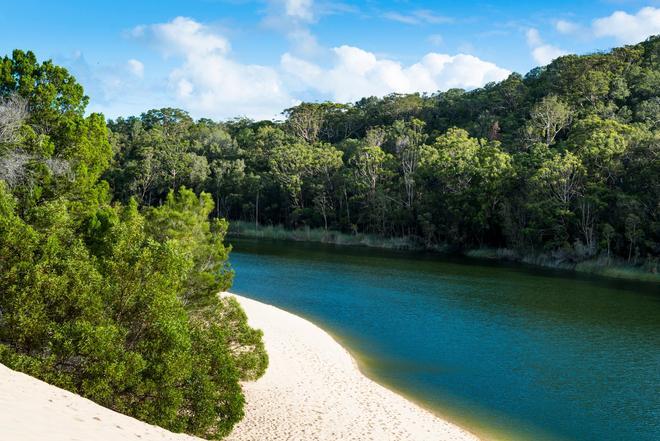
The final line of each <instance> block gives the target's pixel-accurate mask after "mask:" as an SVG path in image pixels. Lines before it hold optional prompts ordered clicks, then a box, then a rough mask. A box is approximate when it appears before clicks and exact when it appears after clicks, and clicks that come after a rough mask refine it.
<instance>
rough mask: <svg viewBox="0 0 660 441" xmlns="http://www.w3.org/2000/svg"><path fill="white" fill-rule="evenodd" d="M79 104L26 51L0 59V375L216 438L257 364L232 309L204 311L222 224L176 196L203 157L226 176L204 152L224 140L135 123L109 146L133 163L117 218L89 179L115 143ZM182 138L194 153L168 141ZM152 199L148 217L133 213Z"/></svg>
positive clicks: (102, 169) (80, 99)
mask: <svg viewBox="0 0 660 441" xmlns="http://www.w3.org/2000/svg"><path fill="white" fill-rule="evenodd" d="M86 104H87V97H86V96H85V95H84V93H83V90H82V87H81V86H80V85H79V84H78V83H77V82H76V81H75V79H74V78H73V77H71V76H70V75H69V74H68V73H67V71H66V70H65V69H63V68H61V67H58V66H54V65H53V64H52V63H50V62H44V63H38V62H37V60H36V58H35V56H34V54H32V53H30V52H27V53H26V52H22V51H14V53H13V55H12V57H5V58H3V59H2V60H0V362H2V363H4V364H6V365H8V366H10V367H11V368H14V369H19V370H21V371H24V372H27V373H29V374H31V375H34V376H36V377H39V378H42V379H44V380H46V381H48V382H50V383H52V384H55V385H58V386H60V387H64V388H66V389H69V390H72V391H75V392H77V393H80V394H82V395H83V396H85V397H88V398H90V399H92V400H94V401H96V402H98V403H100V404H102V405H105V406H108V407H110V408H112V409H115V410H117V411H119V412H123V413H126V414H129V415H132V416H135V417H137V418H140V419H142V420H144V421H147V422H150V423H153V424H158V425H161V426H163V427H166V428H168V429H171V430H175V431H186V432H189V433H193V434H197V435H200V436H205V437H209V438H219V437H222V436H223V435H225V434H227V433H228V432H229V431H230V430H231V428H232V427H233V425H234V424H235V423H236V422H237V421H238V420H240V418H241V417H242V415H243V401H244V400H243V395H242V391H241V387H240V385H239V381H240V380H247V379H255V378H257V377H259V376H260V375H261V374H263V372H264V371H265V367H266V364H267V357H266V354H265V351H264V346H263V343H262V340H261V333H260V331H256V330H254V329H251V328H250V327H249V326H248V325H247V320H246V317H245V314H244V313H243V311H242V310H241V308H240V306H239V305H238V303H237V302H236V301H235V300H231V299H227V298H222V299H220V298H218V296H217V294H218V291H220V290H224V289H226V288H228V287H229V286H230V284H231V280H232V275H233V274H232V272H231V270H230V268H229V267H228V264H227V257H228V253H229V249H228V248H227V247H225V246H224V245H223V240H224V237H225V233H226V232H227V222H226V221H224V220H222V219H215V220H213V221H209V214H210V213H211V212H212V211H213V210H214V202H213V198H212V197H211V195H210V194H208V193H201V194H199V195H196V194H195V192H193V191H192V190H190V189H188V188H186V187H184V185H189V186H190V187H191V188H194V189H197V190H198V189H202V188H204V185H206V183H207V182H206V179H207V176H208V174H209V173H210V172H209V164H208V162H207V156H204V155H206V154H207V155H208V160H210V161H211V163H213V161H218V160H220V161H225V160H226V159H225V158H224V157H219V156H218V157H216V156H213V154H212V153H213V149H215V151H218V150H223V151H225V150H224V146H225V144H226V143H233V142H234V141H232V140H231V138H229V137H224V138H223V137H222V134H220V136H217V134H216V133H213V131H212V130H211V129H208V130H205V129H204V127H203V125H202V124H201V123H194V122H193V121H192V120H191V119H190V118H189V117H188V116H187V115H186V114H185V113H184V112H181V111H176V110H171V109H163V110H161V111H152V112H148V113H147V114H145V115H143V117H142V118H141V119H140V124H139V127H134V126H133V125H129V124H128V123H127V125H126V127H127V128H128V127H131V133H128V134H126V135H125V136H123V135H122V136H123V138H122V139H124V142H126V143H128V142H130V143H131V145H134V147H133V150H134V152H135V154H136V156H135V159H134V160H133V161H132V162H131V164H129V165H128V166H127V167H126V168H125V169H124V170H122V173H121V175H122V177H123V178H124V179H126V180H127V182H130V186H127V187H126V189H125V190H124V191H123V192H122V193H121V194H118V196H120V197H121V198H122V199H124V200H125V204H119V203H113V202H112V194H111V193H110V192H109V188H110V187H109V185H108V183H107V182H106V181H103V180H100V177H101V175H102V174H103V173H107V175H108V176H109V177H111V178H112V177H113V173H115V174H116V173H117V171H116V169H112V170H107V168H108V165H109V164H110V163H111V161H112V158H113V151H112V146H116V145H118V141H117V139H118V138H119V137H120V135H119V133H120V131H116V133H113V134H109V133H108V131H107V128H106V123H105V120H104V118H103V116H102V115H98V114H91V115H88V116H86V115H85V106H86ZM193 128H194V129H195V130H196V133H198V134H199V136H200V139H204V140H205V143H204V148H208V150H205V151H197V150H195V148H196V147H195V146H188V145H183V144H181V143H180V142H179V141H180V140H183V139H187V137H188V136H189V133H190V131H191V130H193ZM164 146H167V148H165V147H164ZM195 152H198V153H200V154H198V153H195ZM114 153H115V154H118V153H120V152H118V151H115V152H114ZM202 153H203V154H202ZM170 188H176V191H172V190H170ZM153 194H158V195H162V196H163V201H162V204H160V206H158V207H148V206H140V204H139V203H144V202H145V198H146V197H151V196H152V195H153ZM130 195H135V197H130ZM147 201H148V200H147ZM138 202H139V203H138Z"/></svg>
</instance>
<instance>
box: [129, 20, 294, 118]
mask: <svg viewBox="0 0 660 441" xmlns="http://www.w3.org/2000/svg"><path fill="white" fill-rule="evenodd" d="M133 35H137V36H138V37H140V38H146V39H148V41H150V42H151V43H152V44H154V45H155V46H156V47H157V48H159V49H160V50H161V51H162V53H163V54H164V55H165V56H172V57H176V58H177V59H180V60H181V64H180V65H179V66H178V67H177V68H175V69H173V70H172V71H171V72H170V74H169V90H170V93H171V94H172V98H173V99H174V100H175V102H176V103H177V105H180V106H182V107H184V108H185V109H187V110H189V111H191V112H192V113H193V114H196V115H201V114H203V115H205V116H210V117H215V118H227V117H232V116H238V115H249V116H251V117H254V118H268V119H269V118H273V117H275V116H276V115H278V114H279V112H281V111H282V109H284V108H286V107H289V106H291V105H292V104H293V103H295V100H294V99H293V98H292V97H291V96H289V94H288V93H287V91H286V90H284V87H283V85H282V82H281V81H280V77H279V74H278V72H277V71H276V70H275V69H273V68H271V67H267V66H261V65H253V64H242V63H239V62H237V61H234V60H232V59H231V57H230V56H229V52H230V45H229V41H228V40H227V39H225V38H224V37H222V36H220V35H218V34H217V33H215V32H214V31H213V30H212V29H210V28H208V27H207V26H205V25H203V24H201V23H199V22H196V21H194V20H192V19H190V18H185V17H177V18H175V19H174V20H172V21H171V22H168V23H160V24H154V25H149V26H141V27H139V28H137V30H136V31H134V32H133Z"/></svg>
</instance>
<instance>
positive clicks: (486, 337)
mask: <svg viewBox="0 0 660 441" xmlns="http://www.w3.org/2000/svg"><path fill="white" fill-rule="evenodd" d="M230 242H231V243H232V244H233V245H234V251H233V252H232V254H231V264H232V266H233V268H234V269H235V271H236V277H235V281H234V286H233V288H232V291H233V292H235V293H237V294H241V295H244V296H246V297H250V298H253V299H255V300H259V301H262V302H265V303H269V304H272V305H275V306H277V307H280V308H282V309H285V310H288V311H290V312H293V313H295V314H298V315H301V316H303V317H305V318H307V319H309V320H311V321H312V322H314V323H316V324H317V325H319V326H320V327H322V328H324V329H325V330H326V331H328V332H330V333H331V334H332V335H334V336H335V338H336V339H337V340H338V341H339V342H340V343H342V345H344V346H345V347H346V348H347V349H348V350H349V351H350V352H351V353H352V354H353V355H354V356H355V357H356V359H357V360H358V362H359V364H360V367H361V369H362V371H363V372H364V373H365V374H366V375H368V376H369V377H371V378H373V379H374V380H376V381H378V382H380V383H381V384H384V385H386V386H388V387H390V388H392V389H393V390H396V391H397V392H399V393H401V394H403V395H405V396H407V397H409V398H410V399H412V400H414V401H416V402H418V403H419V404H420V405H422V406H425V407H427V408H429V409H430V410H432V411H435V412H437V413H438V414H439V415H442V416H443V417H445V418H447V419H449V420H451V421H453V422H455V423H456V424H458V425H460V426H462V427H464V428H466V429H468V430H470V431H472V432H474V433H476V434H478V435H479V436H481V437H483V438H484V439H487V440H539V441H543V440H548V441H550V440H552V441H556V440H579V441H586V440H599V441H605V440H612V441H615V440H616V441H623V440H635V441H646V440H648V441H650V440H658V439H660V438H659V434H660V286H659V285H658V284H652V283H635V282H627V281H618V280H609V279H604V278H596V277H587V276H579V275H574V274H572V273H567V272H560V271H549V270H540V269H535V268H529V267H525V266H521V265H514V264H506V263H497V262H489V261H482V260H473V259H463V258H461V259H459V258H456V259H453V258H443V257H438V256H436V255H432V254H426V253H413V252H394V251H383V250H375V249H366V248H360V247H335V246H330V245H322V244H309V243H297V242H277V241H254V240H246V239H237V238H231V239H230Z"/></svg>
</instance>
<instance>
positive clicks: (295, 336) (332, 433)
mask: <svg viewBox="0 0 660 441" xmlns="http://www.w3.org/2000/svg"><path fill="white" fill-rule="evenodd" d="M232 295H233V294H232ZM236 298H237V299H238V300H239V302H240V303H241V305H242V306H243V308H244V309H245V312H246V313H247V315H248V318H249V322H250V324H251V325H252V326H253V327H256V328H259V329H262V330H263V331H264V339H265V343H266V349H267V350H268V354H269V357H270V365H269V367H268V371H267V372H266V374H265V375H264V376H263V377H262V378H261V379H259V380H258V381H256V382H252V383H247V384H245V385H244V391H245V398H246V401H247V405H246V409H245V414H246V416H245V418H244V419H243V420H242V421H241V422H240V423H239V424H238V425H237V426H236V428H235V429H234V431H233V433H232V434H231V435H230V436H229V438H228V439H229V440H232V441H249V440H278V441H279V440H300V441H304V440H309V441H311V440H319V441H334V440H336V441H340V440H378V441H387V440H392V441H394V440H414V441H424V440H434V441H441V440H442V441H444V440H446V441H450V440H451V441H458V440H477V439H478V438H476V437H475V436H474V435H472V434H470V433H468V432H466V431H465V430H463V429H461V428H459V427H457V426H455V425H454V424H451V423H449V422H447V421H444V420H442V419H440V418H438V417H437V416H435V415H433V414H432V413H430V412H428V411H426V410H425V409H422V408H421V407H419V406H417V405H416V404H414V403H412V402H411V401H409V400H407V399H405V398H403V397H402V396H400V395H398V394H396V393H394V392H392V391H390V390H389V389H386V388H385V387H383V386H381V385H379V384H378V383H375V382H374V381H372V380H370V379H368V378H367V377H365V376H364V375H363V374H362V373H361V372H360V371H359V369H358V367H357V364H356V362H355V360H354V359H353V358H352V357H351V355H350V354H349V353H348V352H347V351H346V350H345V349H344V348H343V347H342V346H341V345H339V344H338V343H337V342H336V341H335V340H334V339H333V338H332V337H331V336H330V335H329V334H328V333H326V332H325V331H323V330H322V329H321V328H319V327H318V326H316V325H314V324H312V323H311V322H309V321H307V320H305V319H303V318H301V317H298V316H296V315H294V314H290V313H288V312H286V311H283V310H281V309H278V308H275V307H274V306H271V305H266V304H264V303H260V302H257V301H254V300H251V299H248V298H245V297H240V296H236Z"/></svg>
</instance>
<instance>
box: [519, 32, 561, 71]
mask: <svg viewBox="0 0 660 441" xmlns="http://www.w3.org/2000/svg"><path fill="white" fill-rule="evenodd" d="M527 45H528V46H529V47H530V48H531V49H532V57H533V58H534V61H536V62H537V63H539V64H540V65H542V66H545V65H546V64H549V63H550V62H551V61H552V60H554V59H555V58H557V57H560V56H562V55H566V51H564V50H563V49H560V48H558V47H557V46H553V45H551V44H546V43H545V42H544V41H543V39H542V38H541V35H540V34H539V31H538V30H537V29H534V28H530V29H528V30H527Z"/></svg>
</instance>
